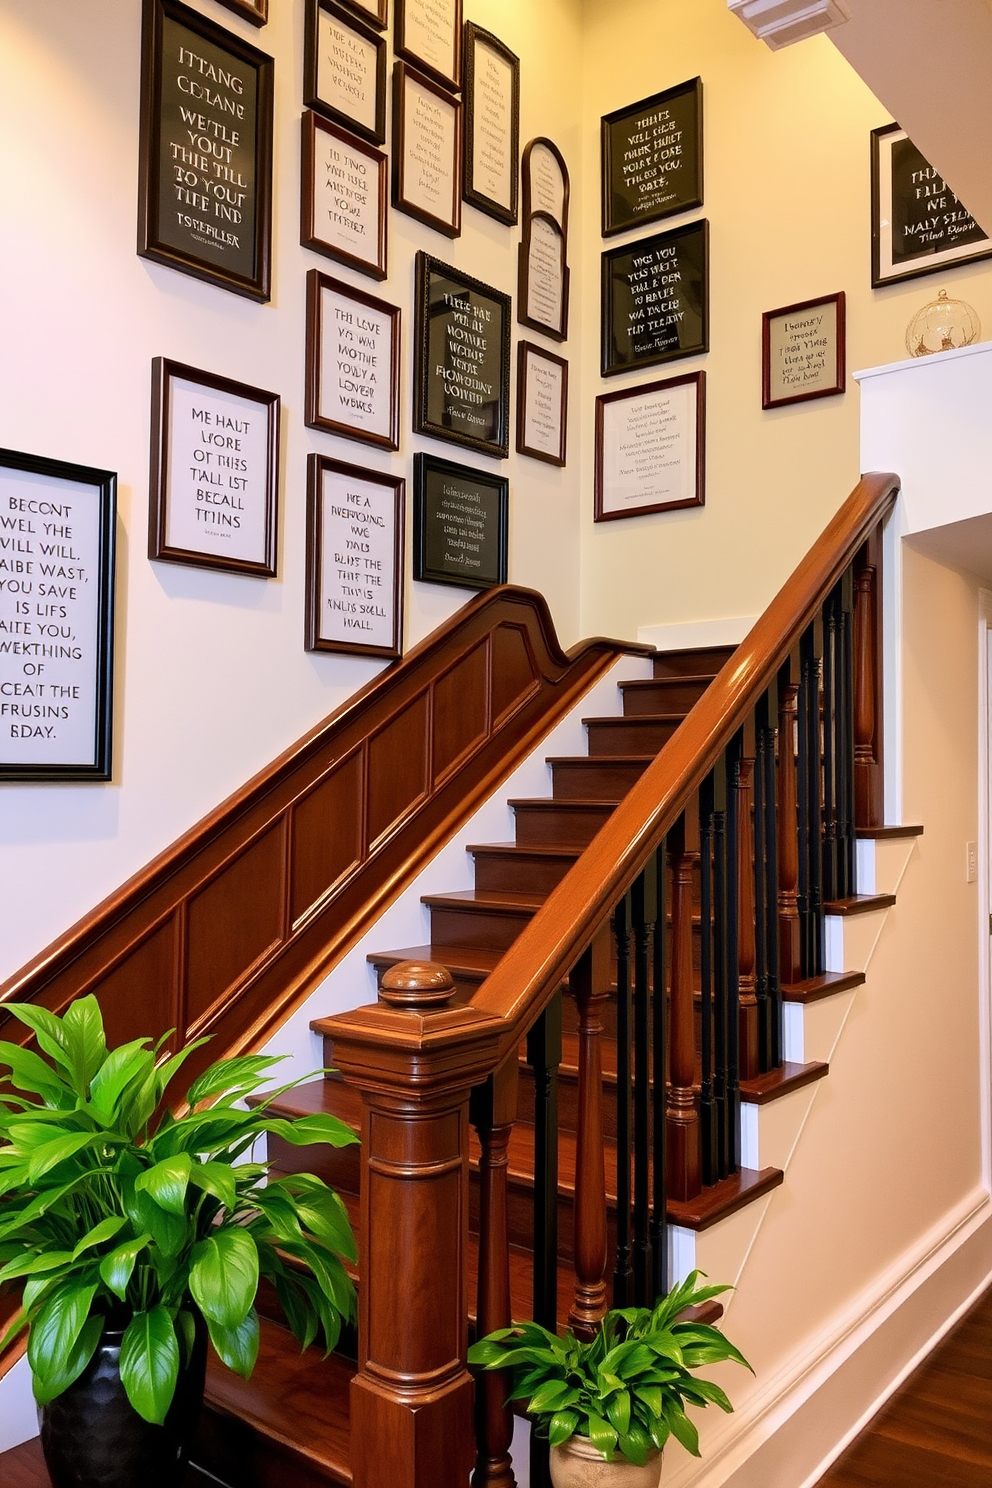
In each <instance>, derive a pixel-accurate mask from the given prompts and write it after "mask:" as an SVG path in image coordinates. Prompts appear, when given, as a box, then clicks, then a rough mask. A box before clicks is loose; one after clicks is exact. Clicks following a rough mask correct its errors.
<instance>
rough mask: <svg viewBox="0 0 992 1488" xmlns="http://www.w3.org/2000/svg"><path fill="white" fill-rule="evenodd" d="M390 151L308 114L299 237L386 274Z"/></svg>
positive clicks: (346, 261) (307, 244)
mask: <svg viewBox="0 0 992 1488" xmlns="http://www.w3.org/2000/svg"><path fill="white" fill-rule="evenodd" d="M387 169H388V164H387V160H386V156H385V155H384V154H383V152H382V151H381V150H377V149H376V148H375V147H374V146H373V145H367V144H365V143H364V141H362V140H359V139H356V138H355V136H354V135H352V134H348V133H347V132H346V131H345V130H343V129H339V128H338V126H337V125H336V124H332V123H331V121H330V120H329V119H323V118H321V116H320V115H319V114H315V113H313V112H312V111H308V112H307V113H305V114H304V115H303V181H302V190H301V193H300V242H301V243H302V244H303V246H304V248H312V249H313V250H314V252H316V253H325V254H326V255H327V257H328V258H336V259H337V261H338V262H339V263H343V264H347V266H348V267H349V268H350V269H359V270H361V272H362V273H363V274H369V275H370V276H371V277H372V278H373V279H385V277H386V273H387V268H386V222H387V218H388V214H389V208H388V200H387V193H388V189H389V187H388V182H387V179H386V172H387Z"/></svg>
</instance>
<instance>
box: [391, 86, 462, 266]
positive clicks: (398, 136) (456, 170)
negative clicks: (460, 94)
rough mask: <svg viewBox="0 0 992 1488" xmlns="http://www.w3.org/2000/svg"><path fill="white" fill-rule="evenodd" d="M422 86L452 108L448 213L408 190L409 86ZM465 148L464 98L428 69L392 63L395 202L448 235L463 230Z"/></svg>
mask: <svg viewBox="0 0 992 1488" xmlns="http://www.w3.org/2000/svg"><path fill="white" fill-rule="evenodd" d="M411 83H412V84H413V86H414V87H415V88H420V89H421V90H422V91H423V92H425V93H429V94H430V95H431V96H432V97H434V98H436V99H437V100H438V103H439V104H440V106H441V107H442V108H445V109H450V110H451V114H452V117H453V119H454V150H453V153H452V157H451V162H450V164H451V204H450V205H451V210H450V212H449V213H448V215H447V216H441V215H440V213H434V212H431V211H430V210H429V209H428V208H426V207H424V206H423V205H421V204H419V203H417V202H415V201H413V200H411V199H410V197H409V196H408V194H407V186H406V166H407V145H408V143H409V141H408V139H407V127H406V109H407V88H408V86H409V84H411ZM464 148H465V134H464V128H463V116H462V101H461V99H460V98H456V97H455V96H454V95H453V94H452V93H449V92H448V91H447V89H446V88H442V87H441V85H440V84H439V83H436V82H435V81H434V79H433V78H431V77H428V75H427V73H425V72H418V71H417V69H416V68H413V67H410V66H408V65H407V63H406V62H397V63H396V64H395V65H394V67H393V206H394V207H395V208H396V209H397V211H399V212H405V213H406V215H407V216H408V217H415V218H416V219H417V221H418V222H422V223H423V224H424V226H425V227H432V228H433V229H434V231H435V232H439V233H443V234H444V236H445V237H446V238H457V237H460V236H461V231H462V154H463V152H464Z"/></svg>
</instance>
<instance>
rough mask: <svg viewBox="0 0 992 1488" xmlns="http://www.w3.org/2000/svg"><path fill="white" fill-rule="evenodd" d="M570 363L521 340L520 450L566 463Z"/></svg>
mask: <svg viewBox="0 0 992 1488" xmlns="http://www.w3.org/2000/svg"><path fill="white" fill-rule="evenodd" d="M567 426H568V363H567V362H566V361H565V360H564V359H563V358H562V357H559V356H555V355H554V354H553V353H552V352H550V351H545V350H544V349H543V348H542V347H540V346H535V345H534V344H533V342H531V341H521V342H520V346H519V348H518V351H517V454H518V455H530V457H531V458H532V459H534V460H544V461H546V463H547V464H548V465H564V464H565V450H566V445H567V435H568V427H567Z"/></svg>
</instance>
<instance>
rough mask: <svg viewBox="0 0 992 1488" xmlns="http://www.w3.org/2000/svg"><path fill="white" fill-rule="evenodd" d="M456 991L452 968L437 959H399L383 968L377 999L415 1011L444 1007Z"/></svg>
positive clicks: (408, 1010)
mask: <svg viewBox="0 0 992 1488" xmlns="http://www.w3.org/2000/svg"><path fill="white" fill-rule="evenodd" d="M454 995H455V984H454V982H453V981H452V979H451V972H450V971H449V970H448V968H447V967H446V966H439V965H438V963H437V962H436V961H400V962H399V964H398V965H396V966H393V967H391V968H390V969H389V971H387V972H386V975H385V976H384V977H383V979H382V982H381V984H380V987H379V1001H380V1002H388V1003H389V1005H390V1007H395V1008H405V1009H406V1011H407V1012H410V1013H415V1012H418V1011H420V1010H422V1009H426V1010H427V1011H430V1009H431V1008H439V1007H443V1006H444V1004H445V1003H446V1002H450V1001H451V999H452V998H453V997H454Z"/></svg>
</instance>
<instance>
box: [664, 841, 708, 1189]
mask: <svg viewBox="0 0 992 1488" xmlns="http://www.w3.org/2000/svg"><path fill="white" fill-rule="evenodd" d="M668 866H669V870H670V872H671V893H672V910H671V957H670V965H671V980H670V984H669V1025H668V1036H669V1055H668V1058H669V1076H670V1083H669V1087H668V1123H667V1144H666V1145H667V1149H668V1191H669V1194H670V1195H671V1197H672V1198H673V1199H682V1200H685V1199H692V1198H695V1197H696V1195H697V1194H698V1193H699V1192H700V1189H701V1187H702V1177H701V1152H700V1129H699V1114H698V1112H697V1110H696V1096H695V1092H694V1090H693V1082H694V1080H695V1064H696V1048H695V1044H696V1030H695V1011H694V997H693V986H692V855H691V854H690V853H689V852H687V851H686V846H685V819H684V818H680V820H679V822H678V824H677V826H676V827H675V828H674V829H673V831H672V832H671V833H670V834H669V839H668Z"/></svg>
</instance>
